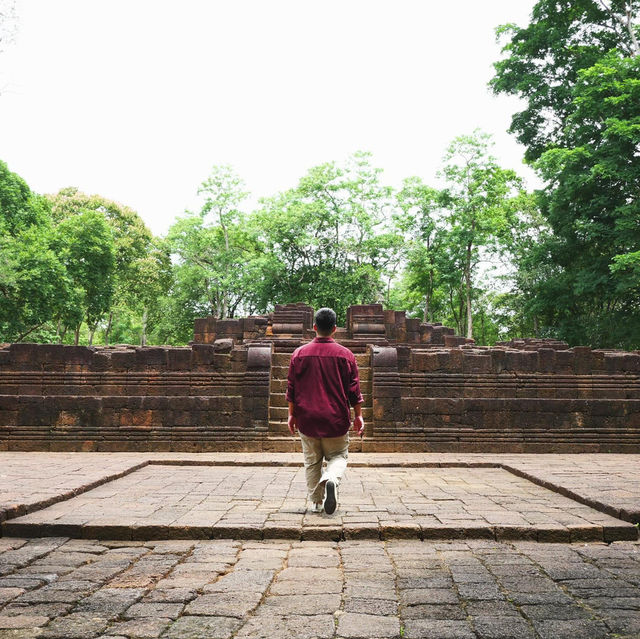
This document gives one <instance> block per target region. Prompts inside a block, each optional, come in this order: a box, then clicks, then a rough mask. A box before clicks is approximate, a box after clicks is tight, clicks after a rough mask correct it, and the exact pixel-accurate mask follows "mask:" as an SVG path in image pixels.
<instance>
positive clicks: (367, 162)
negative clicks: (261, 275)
mask: <svg viewBox="0 0 640 639" xmlns="http://www.w3.org/2000/svg"><path fill="white" fill-rule="evenodd" d="M380 173H381V170H380V169H377V168H375V167H373V166H372V165H371V156H370V154H368V153H356V154H354V155H353V156H352V157H351V158H349V160H348V161H347V162H346V163H345V164H344V165H343V166H340V165H338V164H337V163H335V162H329V163H326V164H322V165H319V166H316V167H313V168H311V169H310V170H309V171H308V172H307V174H306V175H305V176H303V177H302V179H301V180H300V182H299V183H298V185H297V186H296V187H295V188H292V189H289V190H287V191H285V192H283V193H279V194H278V195H276V196H274V197H271V198H266V199H264V200H262V208H261V210H260V211H258V212H257V214H256V215H255V216H254V217H253V218H252V224H253V225H254V226H256V227H257V229H258V231H259V235H260V237H261V239H262V241H263V242H264V244H265V245H266V252H267V254H268V255H269V256H271V259H270V261H269V262H268V271H266V277H265V280H264V282H263V285H264V288H265V290H267V291H268V292H269V298H270V299H269V300H268V301H269V302H270V303H273V302H274V301H283V302H295V301H305V302H307V303H309V304H311V305H313V306H316V307H317V306H324V305H329V306H332V307H333V308H335V309H336V311H337V313H338V316H339V321H344V314H345V311H346V308H347V307H348V306H349V305H350V304H358V303H370V302H377V301H385V299H388V295H389V282H390V280H391V279H392V278H393V275H394V273H395V271H396V269H397V266H398V264H399V262H400V257H401V252H400V248H401V243H402V240H401V237H400V236H399V234H398V233H396V232H395V231H394V229H393V228H392V226H391V223H390V211H391V203H392V200H391V195H392V193H391V189H390V188H389V187H387V186H384V185H382V184H380Z"/></svg>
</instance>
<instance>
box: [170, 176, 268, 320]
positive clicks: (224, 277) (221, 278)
mask: <svg viewBox="0 0 640 639" xmlns="http://www.w3.org/2000/svg"><path fill="white" fill-rule="evenodd" d="M198 193H199V194H200V195H203V196H204V201H203V205H202V208H201V209H200V211H197V212H187V214H186V215H185V216H183V217H182V218H179V219H178V220H177V221H176V223H175V224H174V225H173V226H172V227H171V229H170V230H169V234H168V242H169V245H170V247H171V251H172V253H173V254H174V255H175V257H176V266H175V269H174V285H173V287H172V291H173V294H176V293H177V294H178V295H179V297H180V298H183V302H184V303H185V304H186V306H187V308H191V309H192V312H193V313H198V314H200V316H201V315H202V313H203V312H204V313H205V314H211V315H214V316H215V317H219V318H227V317H234V316H235V315H236V314H237V313H238V312H242V313H247V312H251V311H252V310H255V299H254V298H255V289H256V287H257V282H256V280H255V260H256V259H258V257H259V256H260V253H261V245H260V242H259V241H258V240H257V238H256V237H255V233H254V230H253V228H252V227H251V226H250V225H249V224H248V223H247V215H246V213H244V212H243V211H242V210H241V209H240V208H239V207H240V205H241V203H242V202H243V201H244V200H245V199H246V198H247V195H248V194H247V193H246V192H245V191H244V187H243V184H242V181H241V180H240V178H239V177H237V176H236V175H235V174H234V173H233V171H232V169H231V168H230V167H228V166H221V167H218V166H216V167H214V168H213V169H212V171H211V174H210V176H209V177H208V178H207V179H206V180H205V181H204V182H203V183H202V185H201V187H200V189H199V190H198ZM176 288H179V289H180V291H176ZM185 295H186V299H184V297H185ZM187 300H190V301H189V302H187Z"/></svg>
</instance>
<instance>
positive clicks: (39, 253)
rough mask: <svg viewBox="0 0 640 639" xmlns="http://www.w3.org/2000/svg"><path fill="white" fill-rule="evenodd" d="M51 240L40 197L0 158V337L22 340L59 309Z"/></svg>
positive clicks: (62, 289)
mask: <svg viewBox="0 0 640 639" xmlns="http://www.w3.org/2000/svg"><path fill="white" fill-rule="evenodd" d="M53 238H54V233H53V226H52V223H51V217H50V211H49V207H48V204H47V202H46V200H44V198H42V197H40V196H38V195H35V194H34V193H32V192H31V190H30V189H29V187H28V186H27V184H26V183H25V182H24V180H22V178H20V177H19V176H18V175H16V174H15V173H12V172H11V171H9V169H8V167H7V165H6V164H5V163H4V162H1V161H0V341H1V340H8V341H19V340H22V339H24V338H25V337H27V336H28V335H29V334H31V333H33V331H35V330H37V329H38V328H39V327H41V326H42V325H43V324H44V323H45V322H46V321H47V320H48V319H49V318H50V317H51V315H52V313H55V312H57V311H58V310H59V309H60V308H61V306H62V304H63V302H64V299H65V296H66V293H67V291H68V287H69V281H68V278H67V274H66V269H65V267H64V264H63V263H62V262H61V261H60V259H59V258H58V256H57V255H56V252H55V251H54V249H53V246H52V245H53Z"/></svg>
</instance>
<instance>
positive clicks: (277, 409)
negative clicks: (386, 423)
mask: <svg viewBox="0 0 640 639" xmlns="http://www.w3.org/2000/svg"><path fill="white" fill-rule="evenodd" d="M298 346H299V342H297V343H295V344H286V343H280V344H276V345H275V349H274V352H273V354H272V356H271V379H270V383H269V431H268V435H267V440H266V441H265V442H264V450H268V451H274V452H293V451H300V450H301V447H300V441H299V438H298V437H292V436H291V434H290V433H289V428H288V426H287V419H288V414H289V411H288V407H287V400H286V392H287V373H288V372H289V362H290V361H291V355H292V353H293V351H294V350H295V349H296V348H297V347H298ZM356 362H357V364H358V371H359V373H360V390H361V391H362V396H363V397H364V404H363V406H362V415H363V417H364V421H365V436H367V435H370V431H371V427H372V418H373V402H372V395H371V391H372V389H371V377H372V375H371V356H370V354H369V353H367V352H362V353H356ZM350 448H351V450H354V451H358V450H360V449H361V446H360V439H359V438H357V437H352V441H351V446H350Z"/></svg>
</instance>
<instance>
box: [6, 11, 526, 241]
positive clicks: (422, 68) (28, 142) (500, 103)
mask: <svg viewBox="0 0 640 639" xmlns="http://www.w3.org/2000/svg"><path fill="white" fill-rule="evenodd" d="M533 5H534V0H483V1H482V2H480V1H478V0H457V2H437V1H436V0H386V1H378V0H340V1H337V0H324V1H323V2H319V1H315V2H311V1H308V0H251V1H249V0H227V1H224V2H223V1H219V0H182V1H181V2H176V1H175V0H173V1H172V2H168V1H165V0H109V1H107V0H55V1H52V0H19V1H18V3H17V9H18V15H19V31H18V34H17V37H16V42H15V43H14V44H13V45H12V46H11V47H10V48H9V49H8V50H7V51H6V52H5V53H3V54H1V55H0V88H2V94H1V95H0V159H2V160H4V161H5V162H7V163H8V164H9V168H10V169H11V170H13V171H15V172H17V173H18V174H20V175H21V176H22V177H23V178H24V179H25V180H26V181H27V183H28V184H29V186H30V187H31V188H32V189H33V190H35V191H37V192H40V193H51V192H55V191H57V190H58V189H60V188H62V187H65V186H77V187H79V188H80V189H81V190H82V191H85V192H87V193H99V194H101V195H104V196H106V197H109V198H111V199H114V200H117V201H119V202H122V203H123V204H127V205H129V206H131V207H132V208H134V209H135V210H137V211H138V213H140V215H141V216H142V218H143V219H144V220H145V222H146V223H147V224H148V225H149V227H150V228H151V229H152V231H154V232H155V233H165V232H166V230H167V229H168V227H169V226H170V225H171V223H172V221H173V220H174V219H175V217H176V216H177V215H180V214H181V213H182V212H183V211H184V210H185V208H193V207H195V206H197V198H196V190H197V188H198V185H199V183H200V182H201V181H202V180H203V179H204V178H205V177H206V176H207V174H208V172H209V170H210V168H211V166H213V165H214V164H231V165H232V166H233V167H234V168H235V169H236V171H237V172H238V173H239V174H240V175H241V176H242V178H243V179H244V180H245V181H246V183H247V186H248V189H249V190H250V191H251V192H252V194H253V197H254V198H257V197H259V196H264V195H272V194H274V193H275V192H277V191H279V190H283V189H286V188H289V187H291V186H294V185H295V184H296V183H297V181H298V179H299V178H300V177H301V176H302V175H303V174H304V173H305V172H306V170H307V169H308V168H309V167H311V166H313V165H315V164H319V163H321V162H325V161H329V160H338V161H341V160H344V159H345V158H346V157H347V156H348V155H349V154H350V153H353V152H354V151H356V150H366V151H371V152H372V153H373V154H374V162H375V164H376V165H377V166H380V167H381V168H383V169H384V170H385V172H384V180H385V182H386V183H388V184H392V185H398V184H399V183H400V181H401V180H402V178H404V177H407V176H409V175H419V176H421V177H422V178H423V179H424V180H425V181H427V182H431V183H434V181H435V172H436V170H437V168H438V166H439V164H440V160H441V158H442V155H443V153H444V150H445V148H446V146H447V144H448V143H449V142H450V141H451V139H452V138H454V137H455V136H457V135H460V134H463V133H470V132H472V131H473V130H474V129H475V128H476V127H479V128H481V129H483V130H484V131H487V132H489V133H492V134H493V135H494V136H495V142H496V146H495V148H494V154H495V155H496V156H497V157H498V159H499V160H500V162H501V164H502V165H503V166H506V167H510V168H514V169H516V170H517V171H518V172H519V173H520V174H521V175H523V176H525V177H526V178H528V182H529V185H530V186H533V185H534V179H532V173H531V171H530V170H528V169H527V168H526V167H524V166H523V164H522V155H523V150H522V148H521V147H519V146H518V145H517V144H516V142H515V140H514V139H513V137H512V136H510V135H508V134H507V133H506V129H507V128H508V126H509V122H510V117H511V114H512V113H513V112H514V111H515V110H516V109H517V107H518V104H517V102H516V101H515V100H513V99H509V98H506V97H499V98H496V97H493V96H492V95H491V94H490V92H489V91H488V90H487V82H488V80H489V79H490V77H491V75H492V63H493V62H494V61H495V60H496V59H498V56H499V47H498V45H497V44H496V43H495V37H494V33H493V30H494V28H495V27H496V26H497V25H499V24H502V23H506V22H516V23H518V24H521V25H524V24H526V23H527V21H528V17H529V14H530V11H531V8H532V7H533Z"/></svg>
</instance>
